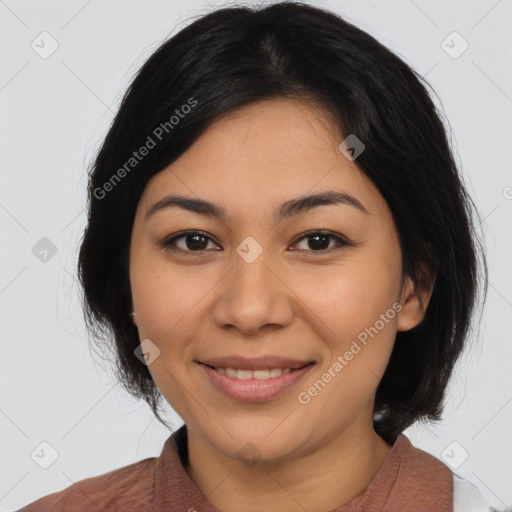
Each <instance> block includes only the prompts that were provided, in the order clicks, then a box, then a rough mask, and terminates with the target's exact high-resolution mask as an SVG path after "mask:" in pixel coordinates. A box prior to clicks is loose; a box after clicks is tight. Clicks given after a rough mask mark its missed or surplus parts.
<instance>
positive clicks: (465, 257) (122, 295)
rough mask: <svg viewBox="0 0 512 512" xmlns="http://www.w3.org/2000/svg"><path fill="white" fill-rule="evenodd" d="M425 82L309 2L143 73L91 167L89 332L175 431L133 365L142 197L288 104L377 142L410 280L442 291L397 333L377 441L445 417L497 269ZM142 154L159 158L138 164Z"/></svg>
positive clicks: (230, 25)
mask: <svg viewBox="0 0 512 512" xmlns="http://www.w3.org/2000/svg"><path fill="white" fill-rule="evenodd" d="M423 83H425V84H427V82H426V81H424V80H423V78H422V77H421V75H419V74H418V73H417V72H416V71H414V70H412V69H411V68H410V67H409V66H408V65H407V64H405V63H404V62H403V61H402V60H401V59H400V58H399V57H397V56H396V55H395V54H394V53H392V52H391V51H390V50H388V49H387V48H386V47H384V46H383V45H382V44H380V43H379V42H378V41H377V40H375V39H374V38H373V37H372V36H370V35H369V34H367V33H366V32H364V31H362V30H360V29H359V28H357V27H356V26H354V25H352V24H351V23H348V22H347V21H344V20H343V19H342V18H341V17H339V16H338V15H336V14H334V13H332V12H330V11H328V10H325V9H320V8H317V7H313V6H310V5H307V4H304V3H299V2H279V3H274V4H270V5H267V6H266V7H262V6H259V7H254V6H242V5H238V6H234V7H224V8H220V9H217V10H214V11H212V12H209V13H207V14H205V15H202V16H199V17H198V18H197V19H195V20H194V21H193V22H192V23H190V24H189V25H188V26H186V27H185V28H184V29H182V30H181V31H179V32H178V33H177V34H175V35H174V36H173V37H171V38H170V39H168V40H167V41H165V42H164V43H163V44H161V45H160V46H159V47H158V48H157V49H156V51H154V53H153V54H152V55H151V56H150V58H149V59H148V60H147V61H146V62H145V63H144V65H143V66H142V67H141V68H140V70H139V71H138V72H137V74H136V76H135V78H134V79H133V81H132V83H131V84H130V86H129V88H128V90H127V91H126V93H125V95H124V96H123V98H122V101H121V104H120V108H119V111H118V113H117V115H116V116H115V118H114V120H113V121H112V124H111V126H110V128H109V131H108V134H107V136H106V138H105V140H104V141H103V144H102V145H101V147H100V148H99V149H98V151H97V154H96V155H95V158H94V161H93V162H92V165H91V166H90V169H89V183H88V224H87V227H86V229H85V232H84V235H83V239H82V241H81V247H80V253H79V260H78V275H79V279H80V283H81V286H82V287H83V297H82V302H83V308H84V316H85V321H86V325H87V327H88V330H89V332H90V333H91V334H92V335H93V337H95V338H97V339H101V343H100V345H101V346H104V347H109V348H110V349H112V350H113V351H114V352H115V360H116V374H117V377H118V378H119V380H120V381H121V384H122V386H124V388H125V389H126V390H127V391H128V392H129V393H130V394H132V395H133V396H134V397H135V398H138V399H140V398H141V397H142V398H143V399H144V400H145V401H146V402H147V403H148V405H149V406H150V407H151V410H152V411H153V413H154V414H155V416H156V417H157V419H158V420H159V421H160V422H162V423H163V424H164V425H166V426H168V425H167V424H166V423H165V422H164V421H163V420H162V418H161V417H160V415H159V407H160V405H161V399H162V395H161V392H160V390H159V389H158V388H157V386H156V384H155V383H154V381H153V379H152V377H151V375H150V373H149V371H148V368H147V366H146V365H145V364H142V363H141V361H140V360H139V359H138V358H137V357H136V356H135V355H134V351H135V350H136V349H137V347H138V346H139V343H140V339H139V336H138V330H137V327H136V326H135V325H134V324H133V322H132V320H131V318H130V312H131V306H132V298H131V289H130V280H129V248H130V238H131V231H132V226H133V220H134V215H135V210H136V207H137V203H138V200H139V199H140V196H141V194H142V192H143V190H144V188H145V186H146V184H147V183H148V181H149V179H150V178H151V177H152V176H154V175H155V174H157V173H158V172H159V171H162V170H163V169H164V168H165V167H166V166H168V165H169V164H171V163H172V162H173V161H174V160H175V159H177V158H178V157H179V156H180V155H181V154H182V153H183V152H184V151H185V150H187V148H189V147H190V145H191V144H193V143H194V141H195V140H196V139H197V138H198V137H199V136H200V135H201V133H202V132H204V130H205V129H206V128H207V127H208V126H209V125H211V124H212V123H213V122H214V121H216V120H218V119H219V118H220V117H221V116H222V115H223V114H226V113H228V112H231V111H233V110H235V109H238V108H239V107H242V106H245V105H248V104H253V103H256V102H259V101H262V100H267V99H275V98H292V99H298V100H300V101H304V102H308V103H311V104H312V103H314V104H316V105H321V106H322V107H324V109H326V110H324V111H326V112H329V113H331V115H332V119H333V120H334V121H335V122H336V123H337V124H338V126H339V128H340V129H341V133H343V134H344V135H345V137H347V136H348V135H349V134H353V135H355V136H356V137H357V138H358V139H360V140H361V141H362V142H363V143H364V145H365V150H364V151H363V153H362V154H361V155H360V156H359V157H358V158H357V160H355V163H356V164H357V166H358V168H360V169H361V171H362V172H364V173H365V175H366V176H367V177H368V178H369V179H370V180H371V181H372V182H373V183H374V184H375V186H376V187H377V188H378V190H379V191H380V193H381V194H382V196H383V197H384V199H385V200H386V201H387V204H388V206H389V208H390V210H391V213H392V215H393V219H394V222H395V225H396V228H397V232H398V235H399V241H400V247H401V254H402V268H403V276H402V279H403V278H404V277H405V276H409V277H411V278H412V280H413V282H414V283H415V287H416V285H418V284H419V283H429V286H433V289H432V296H431V300H430V303H429V304H428V308H427V310H426V312H425V315H424V318H423V320H422V322H421V323H420V324H419V325H418V326H416V327H415V328H413V329H411V330H410V331H406V332H398V333H397V335H396V340H395V345H394V348H393V351H392V354H391V358H390V361H389V364H388V366H387V369H386V371H385V373H384V375H383V377H382V380H381V382H380V384H379V386H378V389H377V392H376V397H375V409H374V412H375V415H374V425H373V426H374V429H375V431H376V432H377V433H378V434H379V435H380V436H381V437H382V438H383V439H384V440H386V441H387V442H390V443H394V442H395V440H396V438H397V436H398V435H399V434H400V433H401V432H402V431H403V430H404V429H406V428H407V427H409V426H410V425H412V424H413V423H414V422H416V421H418V420H423V421H424V420H427V419H428V420H440V419H441V414H442V411H443V406H444V404H443V401H444V396H445V390H446V387H447V384H448V381H449V378H450V375H451V373H452V370H453V368H454V365H455V362H456V361H457V359H458V357H459V355H460V354H461V352H462V350H463V348H464V346H465V343H466V339H467V338H468V334H469V332H470V330H471V321H472V317H473V314H474V312H475V305H476V298H477V292H478V291H479V289H480V286H479V277H481V272H480V271H481V270H483V271H484V274H485V276H484V277H485V278H484V282H485V287H484V291H485V294H484V302H485V297H486V295H487V265H486V262H485V256H484V254H483V250H482V243H481V242H480V240H479V239H478V238H477V236H476V227H475V223H474V220H473V219H474V218H473V214H474V213H477V215H478V212H477V211H476V208H475V206H474V203H473V202H472V200H471V198H470V196H469V194H468V192H467V191H466V190H465V187H464V185H463V182H462V178H461V176H460V175H459V171H458V169H457V165H456V163H455V161H454V157H453V154H452V151H451V148H450V144H449V142H448V138H447V134H446V131H445V127H444V124H443V121H442V118H441V113H440V112H439V111H438V110H437V109H436V107H435V105H434V103H433V101H432V99H431V98H430V96H429V94H428V92H427V88H426V87H425V85H424V84H423ZM427 85H428V84H427ZM173 116H174V117H173ZM150 139H151V142H150ZM340 143H341V141H340ZM143 146H145V147H146V148H150V149H148V150H147V151H140V154H139V153H137V157H135V156H134V152H138V151H139V150H140V148H142V147H143ZM143 153H144V154H145V156H141V155H142V154H143ZM480 253H481V254H482V267H480V265H479V258H478V256H479V254H480ZM112 338H113V340H114V342H115V346H113V344H111V343H110V344H109V341H110V342H111V341H112Z"/></svg>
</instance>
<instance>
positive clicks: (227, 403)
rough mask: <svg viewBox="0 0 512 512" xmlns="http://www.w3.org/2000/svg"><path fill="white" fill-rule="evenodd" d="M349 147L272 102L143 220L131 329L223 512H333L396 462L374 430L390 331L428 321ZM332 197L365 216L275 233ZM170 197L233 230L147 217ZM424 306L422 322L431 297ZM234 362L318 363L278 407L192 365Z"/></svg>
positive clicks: (309, 115)
mask: <svg viewBox="0 0 512 512" xmlns="http://www.w3.org/2000/svg"><path fill="white" fill-rule="evenodd" d="M343 139H344V136H343V135H342V134H341V132H340V131H339V129H338V128H337V126H336V124H335V123H334V122H333V120H331V119H330V118H329V115H328V113H327V112H325V111H323V110H322V109H321V108H320V107H316V108H315V107H314V106H313V105H312V104H305V103H301V102H299V101H296V100H290V99H275V100H268V101H263V102H259V103H257V104H253V105H250V106H247V107H243V108H241V109H238V110H237V111H236V112H233V113H230V114H229V115H227V116H225V117H223V118H220V119H219V120H217V121H216V122H215V123H214V124H212V125H211V126H210V127H209V128H208V129H207V130H206V131H205V132H204V133H203V134H202V136H201V137H200V138H199V139H198V140H197V141H196V142H195V143H194V144H193V145H192V146H191V147H190V148H189V149H188V150H187V151H186V152H185V153H184V154H183V155H181V156H180V158H178V159H177V160H176V161H174V162H173V163H172V164H171V165H170V166H168V167H167V168H166V169H164V170H163V171H161V172H159V173H158V174H157V175H155V176H154V177H153V178H152V179H151V180H150V181H149V182H148V184H147V186H146V188H145V190H144V192H143V194H142V196H141V199H140V201H139V204H138V207H137V211H136V216H135V220H134V225H133V231H132V239H131V248H130V280H131V287H132V296H133V306H134V311H135V313H136V316H135V319H134V322H135V323H136V325H137V327H138V330H139V335H140V339H141V341H142V340H145V339H150V340H151V341H152V343H154V344H155V345H156V346H157V347H158V349H159V350H160V354H159V355H158V357H157V358H156V359H155V360H154V361H153V362H152V363H151V364H150V365H149V370H150V372H151V375H152V377H153V378H154V380H155V382H156V384H157V385H158V387H159V389H160V390H161V392H162V394H163V395H164V397H165V399H166V400H167V401H168V402H169V404H170V405H171V407H172V408H173V409H174V410H175V411H176V412H177V413H178V414H179V415H180V416H181V418H183V420H184V422H185V423H186V424H187V428H188V433H189V440H188V451H189V465H188V467H187V468H186V469H187V471H188V473H189V475H190V476H191V478H192V480H193V481H194V482H195V484H196V485H197V487H198V488H199V489H200V490H201V492H202V493H203V494H204V495H205V496H207V499H208V501H210V502H211V503H212V504H213V505H214V506H216V507H217V508H218V509H220V510H222V511H224V512H235V511H236V512H245V511H254V510H268V511H279V512H283V511H290V512H291V511H294V512H295V511H301V512H302V511H303V510H304V509H306V510H308V511H311V512H325V511H328V510H331V509H334V508H336V507H339V506H341V505H342V504H345V503H348V502H349V501H350V500H351V499H352V498H354V497H355V496H356V495H358V494H360V493H361V492H362V491H364V490H365V489H366V488H367V486H368V485H369V483H370V482H371V481H372V479H373V478H374V477H375V475H376V473H377V472H378V471H379V469H380V468H381V467H382V465H383V464H384V462H385V460H386V458H387V457H388V455H389V453H390V450H391V448H392V447H391V446H390V445H388V444H387V443H385V442H384V441H383V440H382V439H381V438H380V437H379V436H378V435H377V434H376V432H375V431H374V430H373V426H372V421H373V410H374V399H375V392H376V389H377V386H378V384H379V381H380V379H381V377H382V374H383V373H384V370H385V368H386V365H387V362H388V360H389V356H390V354H391V351H392V348H393V344H394V340H395V335H396V332H397V331H405V330H409V329H411V328H413V327H414V326H416V325H417V324H418V323H419V322H420V321H421V320H422V318H423V310H422V308H421V306H420V302H419V300H418V297H417V296H416V294H415V293H414V291H413V286H412V282H411V281H410V279H409V278H404V280H403V281H402V267H401V253H400V247H399V242H398V237H397V232H396V228H395V224H394V222H393V218H392V215H391V212H390V210H389V207H388V205H387V203H386V202H385V200H384V198H383V197H382V196H381V194H380V193H379V191H378V189H377V188H376V187H375V186H374V185H373V183H372V182H371V181H370V180H369V179H368V178H366V177H365V176H364V174H363V173H362V172H361V171H360V170H359V169H358V167H357V165H356V163H357V160H356V161H354V162H352V161H350V160H349V159H347V158H346V157H345V156H344V155H343V154H342V153H341V151H340V150H339V149H338V145H339V144H340V142H341V141H342V140H343ZM326 190H335V191H343V192H346V193H349V194H350V195H352V196H354V197H355V198H357V199H358V200H359V201H360V202H361V203H362V204H363V205H364V207H365V208H366V209H367V210H368V212H369V214H368V215H366V214H364V213H362V212H360V211H359V210H358V209H356V208H354V207H352V206H350V205H344V204H336V205H322V206H319V207H316V208H314V209H312V210H310V211H307V212H304V213H301V214H299V215H297V216H294V217H290V218H286V219H283V220H281V221H279V222H277V223H276V221H275V219H274V218H273V210H274V208H276V207H277V206H279V205H280V204H281V203H283V202H284V201H286V200H289V199H292V198H295V197H298V196H302V195H305V194H313V193H318V192H322V191H326ZM169 194H180V195H185V196H188V197H193V198H201V199H205V200H208V201H211V202H215V203H217V204H220V205H222V206H223V207H224V208H225V209H226V212H227V217H226V219H225V220H219V219H216V218H213V217H207V216H204V215H200V214H197V213H194V212H190V211H186V210H184V209H181V208H179V207H176V206H174V207H168V208H165V209H161V210H159V211H157V212H156V213H154V214H153V215H151V216H149V217H147V218H146V217H145V215H146V212H147V211H148V210H149V209H150V208H151V206H153V205H154V204H155V203H156V202H157V201H159V200H160V199H162V198H163V197H165V196H166V195H169ZM189 229H190V230H200V231H203V232H205V233H206V234H207V236H208V237H209V238H207V239H206V240H204V245H203V246H202V249H201V250H202V252H198V251H197V249H196V250H194V245H193V242H194V240H190V237H189V239H188V240H189V242H191V245H188V246H187V239H186V238H181V239H179V240H177V241H176V245H177V247H178V248H181V249H182V250H183V251H188V252H179V251H178V250H172V248H167V249H165V248H163V247H162V246H161V245H160V243H161V242H162V241H164V240H166V239H169V238H170V237H171V235H174V234H176V233H178V232H180V231H183V230H189ZM314 230H327V231H329V232H331V233H332V235H334V236H336V235H338V236H341V237H342V238H345V239H347V240H348V241H350V243H351V244H352V245H346V246H338V243H337V241H336V239H335V238H327V239H326V240H325V241H324V242H325V245H323V246H320V249H319V248H317V247H318V246H316V245H315V244H314V240H313V241H311V238H308V237H307V236H306V237H304V235H303V233H304V232H306V231H314ZM248 236H251V237H253V238H254V239H255V240H256V241H257V242H258V243H259V244H260V246H261V248H262V249H263V252H262V254H261V255H260V256H259V257H258V258H257V259H256V260H255V261H253V262H252V263H250V264H249V263H247V262H246V261H245V260H244V259H243V258H241V257H240V256H239V255H238V253H237V252H236V248H237V247H238V246H239V244H240V243H241V242H242V241H243V240H244V239H245V238H246V237H248ZM310 236H311V235H310ZM196 245H197V243H196ZM190 247H192V249H191V248H190ZM292 247H295V248H296V249H302V250H300V251H297V250H295V251H293V249H291V248H292ZM336 247H339V248H338V249H336ZM324 248H327V249H334V250H333V251H332V252H331V253H326V252H325V250H326V249H324ZM215 249H218V250H215ZM322 252H323V254H322ZM419 291H420V295H421V296H422V298H423V301H424V304H425V308H426V306H427V305H428V300H429V299H430V293H429V290H423V289H420V290H419ZM394 303H399V304H400V305H401V307H402V309H401V311H400V312H399V313H398V314H396V316H394V318H393V319H391V320H389V321H388V322H387V323H385V326H384V328H382V329H381V330H380V331H379V332H378V334H377V335H375V336H374V337H373V338H369V341H368V344H367V345H366V346H364V348H363V349H362V350H361V351H360V352H359V353H358V354H357V355H355V356H354V358H353V359H352V360H351V361H350V362H348V364H347V365H346V366H345V367H344V368H343V370H342V371H341V372H339V373H338V374H337V375H336V377H335V378H333V379H332V380H331V381H330V382H329V383H328V384H327V385H326V386H325V387H324V388H323V389H322V390H321V392H319V393H318V395H317V396H315V397H314V398H312V399H311V401H310V402H309V403H308V404H301V403H300V402H299V401H298V398H297V396H298V393H299V392H301V391H307V390H308V388H309V387H310V386H312V384H313V383H314V382H316V381H317V380H318V379H319V378H321V376H322V374H324V373H325V372H326V371H327V370H328V369H329V368H330V367H332V365H333V363H334V361H335V360H336V358H337V357H338V356H339V355H343V354H344V353H345V352H346V351H347V350H348V349H349V347H350V345H351V343H352V341H353V340H355V339H356V337H357V335H358V334H359V333H361V332H362V331H364V329H365V328H368V327H370V326H373V325H374V324H375V322H376V321H377V320H378V319H379V318H380V315H381V314H384V313H385V312H386V311H387V310H388V309H390V308H391V307H392V305H393V304H394ZM231 354H239V355H244V356H247V357H255V356H258V355H262V354H272V355H280V356H285V357H293V358H297V359H301V360H306V361H309V360H314V361H316V364H315V366H314V367H313V368H312V370H311V371H310V372H309V373H308V374H306V375H305V376H304V378H303V379H302V380H301V381H300V382H299V383H297V385H296V386H294V387H292V388H291V389H288V390H287V391H286V392H285V393H284V394H282V395H280V396H278V397H276V398H274V399H272V400H268V401H266V402H263V403H257V404H250V403H243V402H239V401H235V400H233V399H232V398H230V397H227V396H225V395H223V394H221V393H220V392H219V391H217V390H216V388H214V387H213V386H212V385H211V383H210V381H209V379H208V377H207V376H206V375H205V373H204V371H203V370H202V368H201V367H200V366H199V365H198V364H197V363H196V361H197V360H201V359H203V360H204V359H206V358H208V357H213V356H217V355H231ZM249 442H250V443H252V444H253V445H255V446H256V447H257V450H258V456H257V458H259V460H258V461H257V463H256V464H253V465H248V464H246V463H245V462H244V460H243V455H242V454H243V453H244V452H243V450H242V454H240V453H239V451H240V450H241V449H243V448H244V446H246V443H249ZM245 450H247V448H245ZM326 489H329V492H326V491H325V490H326Z"/></svg>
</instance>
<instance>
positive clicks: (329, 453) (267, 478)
mask: <svg viewBox="0 0 512 512" xmlns="http://www.w3.org/2000/svg"><path fill="white" fill-rule="evenodd" d="M187 431H188V455H189V460H188V467H187V471H188V473H189V475H190V477H191V479H192V480H193V481H194V483H195V484H196V486H197V487H198V488H199V490H200V491H201V492H202V493H203V494H204V495H205V496H206V498H207V499H208V501H209V502H210V503H212V505H214V506H215V507H216V508H218V509H219V510H222V511H223V512H251V511H254V510H267V511H269V512H273V511H276V512H277V511H279V512H304V510H308V511H311V512H325V511H326V510H333V509H335V508H338V507H340V506H341V505H344V504H346V503H348V502H350V501H351V500H352V499H353V498H354V497H355V496H357V495H358V494H360V493H362V492H363V491H364V490H365V489H366V488H367V487H368V485H369V483H370V482H371V481H372V480H373V478H374V477H375V475H376V474H377V472H378V471H379V469H380V468H381V467H382V465H383V464H384V462H385V461H386V459H387V457H388V455H389V453H390V451H391V449H392V446H390V445H388V444H387V443H386V442H385V441H384V440H383V439H382V438H381V437H379V436H378V435H377V433H376V432H375V431H374V430H373V427H371V424H370V428H366V429H362V428H361V425H360V424H358V423H354V424H352V425H351V426H350V427H349V428H347V429H345V430H344V431H342V432H340V433H339V434H338V435H337V436H335V437H333V438H330V439H329V440H327V441H325V442H323V443H322V444H319V445H317V446H315V447H314V448H312V449H309V450H308V451H307V452H303V451H301V452H300V453H299V450H298V451H297V454H296V455H295V456H294V457H293V458H288V459H287V460H286V461H259V462H258V463H257V464H255V465H253V466H250V467H247V466H246V465H244V464H243V463H242V462H241V461H239V460H237V459H233V458H232V457H228V456H226V455H225V454H223V453H221V452H219V451H218V450H216V449H215V447H213V446H212V445H211V444H209V443H207V442H205V441H204V440H203V439H202V438H200V437H199V436H197V435H196V434H195V433H194V432H193V431H190V430H189V429H187ZM326 489H328V492H326Z"/></svg>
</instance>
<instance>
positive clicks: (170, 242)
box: [160, 230, 352, 255]
mask: <svg viewBox="0 0 512 512" xmlns="http://www.w3.org/2000/svg"><path fill="white" fill-rule="evenodd" d="M193 235H199V236H201V237H204V238H207V239H208V240H210V241H212V242H214V241H213V240H212V238H211V237H209V236H208V235H207V234H206V233H204V232H203V231H194V230H191V231H183V232H181V233H179V234H178V235H174V236H172V237H171V238H167V239H165V240H164V241H163V242H160V246H161V247H162V248H163V249H165V250H168V251H177V252H182V253H189V254H194V253H197V255H200V254H204V253H205V252H206V250H204V249H203V250H198V251H190V250H185V249H180V248H178V247H176V245H175V243H176V241H177V240H179V239H181V238H186V237H187V236H193ZM315 235H321V236H327V237H329V238H331V239H334V240H336V242H337V243H338V246H337V247H333V248H331V249H322V250H319V251H312V250H309V251H308V250H307V249H295V250H299V251H307V252H310V253H313V254H320V255H322V254H330V253H332V252H334V251H336V250H338V249H342V248H343V247H345V246H351V245H352V244H350V243H349V242H348V241H347V240H345V239H344V238H342V237H341V236H339V235H334V234H333V233H330V232H328V231H324V230H317V231H308V232H306V233H303V234H302V236H301V237H300V238H298V239H297V241H296V242H294V244H293V245H296V244H297V243H298V242H300V241H301V240H304V239H307V238H311V237H313V236H315ZM214 243H215V242H214Z"/></svg>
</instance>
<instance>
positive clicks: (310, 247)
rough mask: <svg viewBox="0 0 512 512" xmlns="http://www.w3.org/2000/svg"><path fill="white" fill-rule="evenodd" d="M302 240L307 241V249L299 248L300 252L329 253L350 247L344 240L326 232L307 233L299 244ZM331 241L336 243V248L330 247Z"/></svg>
mask: <svg viewBox="0 0 512 512" xmlns="http://www.w3.org/2000/svg"><path fill="white" fill-rule="evenodd" d="M301 240H307V242H306V244H305V245H306V247H303V248H302V249H300V248H299V249H298V250H301V251H302V250H305V251H310V252H318V253H329V252H332V251H333V250H336V249H338V248H340V247H343V246H345V245H350V244H349V243H348V242H347V241H346V240H344V239H343V238H341V237H339V236H336V235H333V234H332V233H328V232H324V231H313V232H310V233H307V234H306V235H304V236H303V237H302V238H300V239H299V240H298V242H299V241H301ZM331 241H335V242H336V243H335V245H334V246H331V245H330V242H331ZM298 242H296V243H295V244H294V245H297V243H298Z"/></svg>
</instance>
